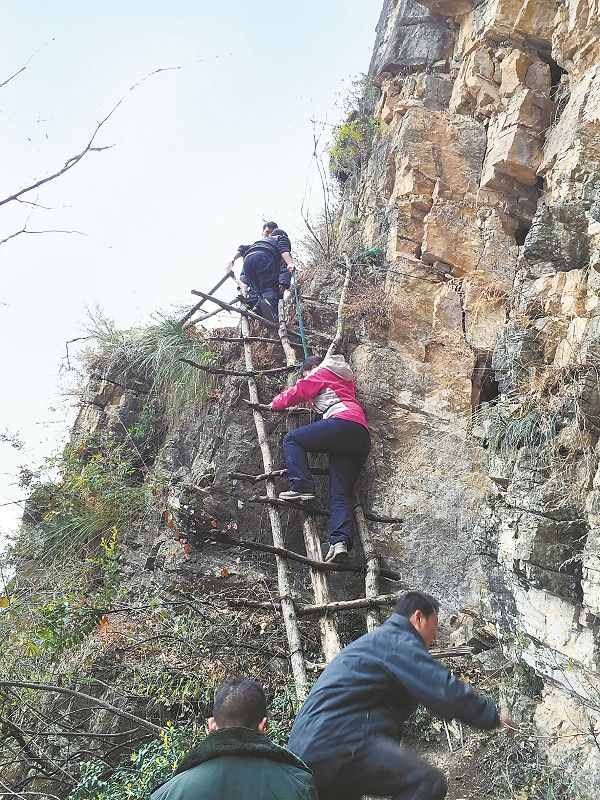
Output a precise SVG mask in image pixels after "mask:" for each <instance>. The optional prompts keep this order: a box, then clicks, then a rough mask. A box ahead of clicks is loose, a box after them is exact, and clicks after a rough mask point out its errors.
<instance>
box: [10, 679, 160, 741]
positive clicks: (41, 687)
mask: <svg viewBox="0 0 600 800" xmlns="http://www.w3.org/2000/svg"><path fill="white" fill-rule="evenodd" d="M0 686H6V687H7V688H11V687H19V688H22V689H37V690H38V691H40V692H56V693H57V694H64V695H66V696H67V697H77V698H79V699H80V700H91V701H92V703H95V704H96V705H97V706H100V708H105V709H106V710H107V711H111V712H112V713H113V714H117V716H120V717H123V718H124V719H128V720H130V722H135V723H136V724H137V725H140V726H141V727H142V728H147V729H148V730H150V731H153V732H154V733H161V732H162V728H161V727H160V726H159V725H155V724H154V723H153V722H148V720H145V719H142V718H141V717H137V716H136V715H135V714H131V713H130V712H129V711H123V710H122V709H120V708H117V707H116V706H113V705H112V703H108V702H106V700H99V699H98V698H97V697H92V696H91V695H89V694H84V693H83V692H78V691H76V690H75V689H68V688H67V687H66V686H52V685H50V684H47V683H32V682H30V681H14V680H0Z"/></svg>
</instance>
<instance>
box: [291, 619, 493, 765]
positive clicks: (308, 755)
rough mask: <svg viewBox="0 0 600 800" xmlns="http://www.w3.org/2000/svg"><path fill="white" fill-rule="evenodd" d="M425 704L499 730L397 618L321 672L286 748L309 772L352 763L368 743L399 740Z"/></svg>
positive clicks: (478, 699) (487, 709) (487, 706)
mask: <svg viewBox="0 0 600 800" xmlns="http://www.w3.org/2000/svg"><path fill="white" fill-rule="evenodd" d="M420 703H421V704H423V705H424V706H425V707H426V708H428V709H429V710H430V711H431V712H433V713H434V714H436V715H438V716H440V717H443V718H444V719H447V720H449V719H454V718H456V719H459V720H461V721H462V722H465V723H467V724H469V725H473V726H474V727H475V728H482V729H484V730H489V729H491V728H495V727H496V726H497V725H498V724H499V720H498V713H497V710H496V706H495V705H494V703H492V702H491V701H490V700H486V699H485V698H484V697H482V696H481V695H479V694H477V693H476V692H474V691H473V689H471V687H470V686H467V684H465V683H462V681H459V680H458V678H456V677H454V675H452V673H451V672H450V671H449V670H448V669H447V668H446V667H445V666H444V665H443V664H441V663H439V662H438V661H435V660H434V659H433V658H432V657H431V656H430V654H429V651H428V650H427V647H426V646H425V643H424V642H423V640H422V639H421V637H420V636H419V634H418V633H417V631H416V630H415V628H414V627H413V625H412V624H411V623H410V622H409V620H408V619H406V617H404V616H402V615H400V614H396V613H394V614H392V615H391V616H390V617H389V618H388V619H387V620H386V621H385V622H384V623H383V625H381V626H380V627H379V628H377V630H375V631H373V632H372V633H367V634H366V636H361V637H360V639H356V640H355V641H354V642H352V643H351V644H349V645H348V647H345V648H344V649H343V650H342V652H341V653H339V654H338V655H337V656H336V657H335V658H334V659H333V661H332V662H331V664H329V666H328V667H327V668H326V669H325V670H324V671H323V673H322V675H321V676H320V678H319V679H318V681H317V682H316V683H315V685H314V686H313V688H312V690H311V692H310V694H309V695H308V697H307V698H306V700H305V701H304V704H303V705H302V708H301V709H300V712H299V714H298V716H297V717H296V720H295V722H294V725H293V727H292V733H291V735H290V740H289V742H288V747H289V748H290V750H291V751H292V752H293V753H296V755H297V756H299V758H301V759H302V760H303V761H305V762H306V763H308V764H311V763H316V762H321V761H324V760H326V759H329V758H351V757H352V756H353V755H354V753H355V751H356V750H357V749H358V747H359V745H360V744H361V743H362V742H363V741H364V740H365V738H366V737H367V736H373V735H377V734H383V735H385V736H391V737H393V738H395V739H400V738H401V736H402V726H403V723H404V722H405V720H406V719H407V717H409V716H410V715H411V714H412V713H413V711H414V710H415V709H416V707H417V706H418V705H419V704H420Z"/></svg>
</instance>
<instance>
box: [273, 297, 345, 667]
mask: <svg viewBox="0 0 600 800" xmlns="http://www.w3.org/2000/svg"><path fill="white" fill-rule="evenodd" d="M279 338H280V339H281V346H282V348H283V352H284V354H285V360H286V363H287V364H289V365H290V366H291V365H294V364H295V362H296V353H295V352H294V350H293V348H292V347H291V345H290V341H289V338H288V332H287V326H286V321H285V308H284V303H283V301H281V302H280V303H279ZM287 382H288V386H290V385H291V383H292V378H291V376H288V381H287ZM288 430H289V424H288ZM302 534H303V536H304V546H305V548H306V555H307V556H308V558H309V559H311V560H312V561H314V562H320V561H321V560H322V554H321V544H320V542H319V530H318V528H317V522H316V520H315V517H314V515H313V514H312V513H311V512H310V510H309V511H308V512H307V513H306V514H305V515H304V517H303V520H302ZM310 582H311V584H312V588H313V593H314V597H315V602H316V603H321V604H323V605H327V604H329V603H330V602H331V594H330V591H329V581H328V580H327V574H326V573H325V572H324V571H323V570H321V569H320V568H318V567H315V566H312V567H311V568H310ZM319 630H320V634H321V647H322V648H323V655H324V656H325V661H331V659H332V658H334V656H336V655H337V654H338V653H339V652H340V650H341V649H342V643H341V641H340V636H339V633H338V628H337V620H336V618H335V616H333V615H325V616H322V617H321V618H320V619H319Z"/></svg>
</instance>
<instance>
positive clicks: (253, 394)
mask: <svg viewBox="0 0 600 800" xmlns="http://www.w3.org/2000/svg"><path fill="white" fill-rule="evenodd" d="M242 336H243V337H244V338H246V337H247V336H250V323H249V322H248V319H247V317H246V315H242ZM244 359H245V364H246V370H247V371H248V372H249V373H251V374H249V375H248V392H249V395H250V401H251V402H253V403H258V387H257V385H256V379H255V377H254V364H253V363H252V349H251V345H250V343H249V342H244ZM252 416H253V417H254V424H255V426H256V434H257V436H258V444H259V446H260V451H261V454H262V459H263V466H264V471H265V472H272V471H273V458H272V456H271V449H270V447H269V442H268V440H267V431H266V427H265V422H264V420H263V418H262V414H261V413H260V411H258V410H257V409H252ZM266 490H267V497H269V498H273V499H274V498H275V482H274V481H273V479H272V478H270V479H268V480H267V481H266ZM268 511H269V521H270V523H271V531H272V533H273V544H274V545H275V547H281V548H283V547H284V540H283V532H282V529H281V518H280V516H279V512H278V510H277V509H276V508H275V507H274V506H272V505H269V506H268ZM275 562H276V565H277V582H278V584H279V594H280V597H281V613H282V615H283V620H284V624H285V630H286V634H287V639H288V644H289V648H290V662H291V666H292V674H293V676H294V683H295V686H296V694H297V696H298V699H299V700H303V699H304V698H305V697H306V695H307V694H308V678H307V676H306V665H305V663H304V655H303V653H302V641H301V639H300V631H299V629H298V621H297V619H296V610H295V608H294V601H293V599H292V584H291V580H290V574H289V570H288V564H287V561H286V559H285V558H283V557H282V556H280V555H276V556H275Z"/></svg>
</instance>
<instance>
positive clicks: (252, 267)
mask: <svg viewBox="0 0 600 800" xmlns="http://www.w3.org/2000/svg"><path fill="white" fill-rule="evenodd" d="M291 250H292V247H291V244H290V240H289V237H288V235H287V233H286V232H285V231H283V230H281V228H277V225H276V223H275V222H266V223H265V224H264V225H263V231H262V239H259V240H258V241H256V242H254V244H251V245H247V244H241V245H240V246H239V247H238V249H237V250H236V252H235V254H234V256H233V258H232V260H231V261H229V262H228V264H227V266H226V269H227V270H228V271H230V272H233V266H234V264H235V262H236V261H237V259H238V258H243V259H244V265H243V267H242V273H241V275H240V280H241V282H242V283H243V284H245V285H246V286H247V287H248V289H247V299H248V301H249V303H250V306H251V308H252V310H253V311H254V312H255V313H257V314H260V315H261V316H263V317H265V319H267V320H269V322H277V319H278V317H277V305H278V303H279V297H280V293H281V292H280V284H281V272H282V267H283V268H284V271H287V272H288V274H290V275H291V273H292V272H293V270H294V263H293V261H292V256H291Z"/></svg>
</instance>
